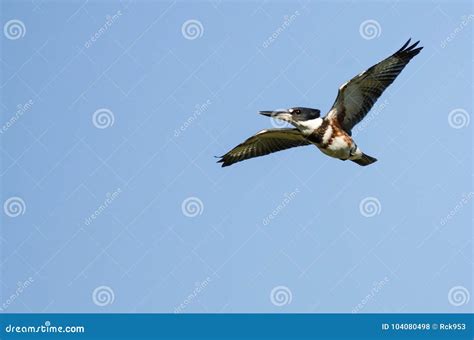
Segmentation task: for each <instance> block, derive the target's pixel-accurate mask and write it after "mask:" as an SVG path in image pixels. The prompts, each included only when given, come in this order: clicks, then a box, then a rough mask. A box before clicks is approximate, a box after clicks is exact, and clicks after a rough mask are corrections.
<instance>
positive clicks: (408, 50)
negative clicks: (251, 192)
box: [394, 38, 423, 61]
mask: <svg viewBox="0 0 474 340" xmlns="http://www.w3.org/2000/svg"><path fill="white" fill-rule="evenodd" d="M410 42H411V38H410V39H408V41H407V42H406V43H405V44H404V45H403V46H402V48H400V49H399V50H398V51H397V52H395V53H394V56H396V57H400V58H401V59H406V60H407V61H409V60H410V59H411V58H413V57H414V56H416V55H417V54H418V53H420V51H421V50H422V49H423V47H422V46H421V47H417V46H418V44H419V43H420V41H419V40H418V41H417V42H415V43H413V44H411V45H410Z"/></svg>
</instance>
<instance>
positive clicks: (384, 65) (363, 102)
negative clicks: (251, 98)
mask: <svg viewBox="0 0 474 340" xmlns="http://www.w3.org/2000/svg"><path fill="white" fill-rule="evenodd" d="M410 41H411V39H409V40H408V41H407V42H406V43H405V45H403V46H402V48H400V49H399V50H398V51H397V52H395V53H394V54H392V55H391V56H390V57H388V58H386V59H384V60H382V61H381V62H379V63H378V64H376V65H374V66H372V67H371V68H369V69H368V70H366V71H364V72H362V73H361V74H359V75H357V76H355V77H354V78H352V79H351V80H350V81H348V82H346V83H344V84H343V85H342V86H341V87H340V88H339V92H338V94H337V97H336V101H335V102H334V104H333V106H332V108H331V109H330V110H329V112H328V113H327V115H326V116H325V117H323V118H321V116H320V113H321V111H319V110H317V109H311V108H307V107H294V108H291V109H287V110H277V111H260V114H262V115H265V116H269V117H273V118H276V119H280V120H283V121H286V122H288V123H290V124H292V125H293V126H294V127H295V128H282V129H268V130H262V131H260V132H258V133H257V134H255V135H254V136H252V137H250V138H249V139H247V140H246V141H245V142H243V143H242V144H239V145H237V146H236V147H235V148H233V149H232V150H230V151H229V152H227V153H226V154H225V155H224V156H221V157H220V158H221V159H220V160H219V161H218V163H222V166H223V167H224V166H229V165H232V164H234V163H237V162H240V161H243V160H246V159H249V158H253V157H259V156H263V155H268V154H269V153H272V152H277V151H281V150H285V149H289V148H293V147H296V146H303V145H315V146H316V147H318V148H319V150H321V151H322V152H323V153H325V154H326V155H328V156H331V157H334V158H338V159H341V160H343V161H345V160H351V161H353V162H355V163H357V164H359V165H362V166H365V165H369V164H372V163H374V162H376V161H377V159H376V158H374V157H371V156H368V155H366V154H365V153H363V152H362V151H361V150H360V149H359V147H358V146H357V144H356V143H355V142H354V140H353V139H352V137H351V130H352V128H353V127H354V126H355V125H356V124H357V123H359V122H360V121H361V120H362V119H363V118H364V117H365V115H366V114H367V113H368V112H369V111H370V109H371V108H372V106H373V105H374V103H375V102H376V101H377V99H378V98H379V97H380V96H381V95H382V93H383V91H384V90H385V89H386V88H387V87H388V86H389V85H390V84H391V83H392V82H393V81H394V80H395V78H396V77H397V76H398V75H399V74H400V72H402V70H403V69H404V68H405V66H406V65H407V64H408V63H409V62H410V60H411V59H412V58H413V57H414V56H416V55H417V54H418V53H420V51H421V50H422V49H423V47H418V48H416V46H417V45H418V43H419V41H418V42H416V43H414V44H412V45H410V46H409V44H410Z"/></svg>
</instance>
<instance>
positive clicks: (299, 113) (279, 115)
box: [260, 107, 321, 125]
mask: <svg viewBox="0 0 474 340" xmlns="http://www.w3.org/2000/svg"><path fill="white" fill-rule="evenodd" d="M260 114H262V115H264V116H267V117H272V118H275V119H280V120H284V121H285V122H288V123H290V124H293V125H298V123H299V122H304V121H307V120H312V119H316V118H319V117H320V115H321V111H319V110H318V109H311V108H309V107H292V108H291V109H286V110H276V111H260Z"/></svg>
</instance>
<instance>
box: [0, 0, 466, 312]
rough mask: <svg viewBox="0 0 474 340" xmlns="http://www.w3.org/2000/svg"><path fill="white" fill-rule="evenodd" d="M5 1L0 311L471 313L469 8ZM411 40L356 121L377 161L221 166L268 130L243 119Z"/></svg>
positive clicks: (302, 153)
mask: <svg viewBox="0 0 474 340" xmlns="http://www.w3.org/2000/svg"><path fill="white" fill-rule="evenodd" d="M0 13H1V18H0V19H1V26H2V29H3V30H2V32H0V33H1V34H2V35H1V38H0V43H1V50H0V51H1V52H0V54H1V59H0V68H1V75H0V78H1V82H0V94H1V101H0V109H1V124H2V130H1V136H0V137H1V149H0V151H1V162H2V164H1V179H2V183H1V194H2V197H1V204H2V211H1V213H2V218H1V221H2V224H1V238H0V249H1V259H0V260H1V261H0V266H1V267H0V270H1V272H0V274H1V278H0V289H1V296H0V303H1V305H0V307H1V308H2V310H3V311H6V312H173V311H178V312H452V313H457V312H468V311H471V310H472V308H471V306H472V299H470V300H469V297H470V294H472V270H473V259H472V251H471V249H472V199H473V194H472V190H473V188H472V148H473V143H472V125H473V122H471V121H470V119H471V118H472V112H473V110H472V108H473V107H472V93H473V78H472V69H473V56H472V46H473V45H472V44H473V34H472V30H473V25H474V16H473V14H472V13H473V9H472V2H470V1H445V2H436V1H430V2H428V1H423V2H421V1H419V2H416V1H410V2H403V1H401V2H379V3H375V2H342V1H338V2H336V1H334V2H317V1H282V2H270V1H232V2H230V1H207V2H205V1H203V2H192V3H189V2H184V1H183V2H180V1H178V2H176V1H175V2H171V1H169V2H168V1H121V2H118V1H71V2H68V3H67V4H66V3H62V2H58V1H39V0H32V1H2V2H1V9H0ZM107 16H109V17H108V19H107ZM285 18H286V19H285ZM11 20H17V21H13V22H11ZM188 20H193V21H190V22H188ZM186 22H188V23H187V24H185V23H186ZM285 22H286V23H285ZM183 25H184V27H183ZM104 27H105V28H104ZM270 37H272V39H270ZM410 37H412V38H413V39H415V40H418V39H419V40H421V45H423V46H424V47H425V48H424V50H423V51H422V53H420V54H419V55H418V56H416V57H415V58H414V59H413V60H412V62H411V63H410V64H409V65H408V66H407V67H406V69H405V70H404V71H403V72H402V74H401V75H400V76H399V77H398V78H397V79H396V81H395V82H394V84H393V85H392V86H391V87H390V88H389V89H388V90H387V91H386V92H385V93H384V95H383V96H382V97H381V99H380V100H379V101H378V103H377V104H376V106H375V107H374V109H373V110H372V112H371V113H370V114H369V116H368V117H367V119H366V120H365V124H366V125H364V126H362V128H361V129H360V130H357V132H356V133H355V135H356V137H355V138H356V141H357V143H358V145H359V146H360V147H361V148H362V149H363V150H364V151H365V152H366V153H367V154H369V155H371V156H374V157H376V158H378V160H379V161H378V162H377V163H375V164H373V165H371V166H369V167H360V166H358V165H357V164H355V163H352V162H341V161H339V160H336V159H330V158H328V157H326V156H324V155H323V154H321V153H320V152H319V151H318V150H317V149H316V148H315V147H304V148H299V149H293V150H289V151H284V152H280V153H276V154H273V155H270V156H266V157H263V158H259V159H252V160H249V161H246V162H243V163H238V164H236V165H234V166H232V167H229V168H224V169H223V168H221V167H220V166H219V165H218V164H216V163H215V161H216V159H215V158H214V156H218V155H222V154H223V153H225V152H227V151H228V150H229V149H230V148H232V147H234V146H235V145H236V144H238V143H240V142H242V141H243V140H244V139H246V138H247V137H249V136H250V135H252V134H253V133H255V132H257V131H258V130H260V129H263V128H268V127H272V122H271V121H270V120H269V119H267V118H266V117H263V116H260V115H258V114H257V111H259V110H271V109H277V108H283V107H292V106H309V107H314V108H319V109H321V111H322V112H324V113H325V112H327V111H328V110H329V108H330V107H331V105H332V103H333V101H334V99H335V97H336V94H337V89H338V87H339V86H340V85H341V84H342V83H344V82H345V81H347V80H349V79H350V78H351V77H353V76H355V75H356V74H358V73H360V72H362V71H363V70H365V69H366V68H368V67H370V66H371V65H373V64H375V63H376V62H378V61H380V60H382V59H383V58H385V57H387V56H389V55H390V54H391V53H393V52H394V51H396V50H397V49H399V48H400V47H401V46H402V45H403V44H404V43H405V41H406V40H407V39H408V38H410ZM269 39H270V40H269ZM91 215H94V217H93V218H92V217H90V216H91ZM20 287H21V289H19V288H20ZM12 297H13V298H12Z"/></svg>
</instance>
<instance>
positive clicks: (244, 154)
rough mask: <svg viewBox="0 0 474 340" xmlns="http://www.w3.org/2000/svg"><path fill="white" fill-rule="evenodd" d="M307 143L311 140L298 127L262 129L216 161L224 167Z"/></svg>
mask: <svg viewBox="0 0 474 340" xmlns="http://www.w3.org/2000/svg"><path fill="white" fill-rule="evenodd" d="M309 144H311V142H309V141H308V140H307V139H306V138H305V137H304V135H303V134H302V133H301V132H300V131H299V130H298V129H292V128H286V129H269V130H262V131H260V132H257V133H256V134H255V135H254V136H252V137H250V138H249V139H247V140H246V141H245V142H243V143H241V144H239V145H237V146H236V147H235V148H233V149H232V150H230V151H229V152H227V153H226V154H225V155H224V156H221V159H220V160H218V161H217V162H218V163H222V166H223V167H224V166H229V165H232V164H234V163H237V162H240V161H243V160H246V159H250V158H254V157H259V156H264V155H268V154H270V153H273V152H277V151H281V150H286V149H289V148H294V147H297V146H304V145H309Z"/></svg>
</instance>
